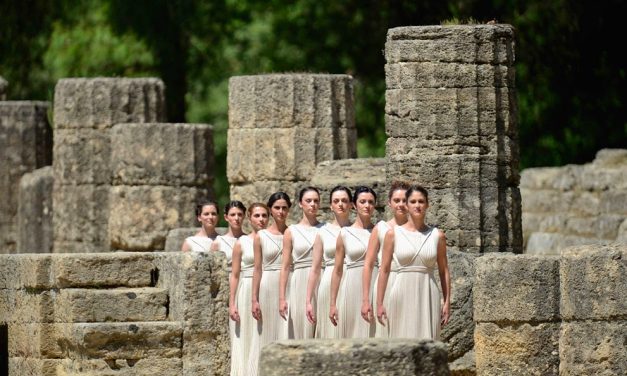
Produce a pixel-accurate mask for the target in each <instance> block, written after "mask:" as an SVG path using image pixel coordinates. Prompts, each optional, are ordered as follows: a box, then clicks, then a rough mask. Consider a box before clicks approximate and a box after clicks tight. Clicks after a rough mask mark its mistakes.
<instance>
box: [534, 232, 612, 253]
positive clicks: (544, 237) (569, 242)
mask: <svg viewBox="0 0 627 376" xmlns="http://www.w3.org/2000/svg"><path fill="white" fill-rule="evenodd" d="M607 243H609V241H607V240H602V239H599V238H586V237H582V236H575V235H564V234H560V233H548V232H534V233H532V234H531V235H530V236H529V239H528V240H527V246H526V248H525V253H528V254H533V255H559V254H560V250H561V249H563V248H565V247H572V246H579V245H592V244H607Z"/></svg>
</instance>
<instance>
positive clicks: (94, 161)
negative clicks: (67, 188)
mask: <svg viewBox="0 0 627 376" xmlns="http://www.w3.org/2000/svg"><path fill="white" fill-rule="evenodd" d="M54 140H55V142H54V162H53V163H52V167H53V169H54V177H55V180H56V182H57V184H60V185H72V184H110V183H111V150H112V149H111V136H110V131H109V129H56V130H55V132H54ZM117 152H118V151H117V150H116V153H117Z"/></svg>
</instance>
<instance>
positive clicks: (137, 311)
mask: <svg viewBox="0 0 627 376" xmlns="http://www.w3.org/2000/svg"><path fill="white" fill-rule="evenodd" d="M167 310H168V294H167V291H166V290H164V289H161V288H152V287H144V288H116V289H62V290H60V292H59V294H58V295H57V297H56V299H55V302H54V315H55V321H57V322H66V323H71V322H111V321H120V322H124V321H166V320H167V318H168V317H167V316H168V312H167Z"/></svg>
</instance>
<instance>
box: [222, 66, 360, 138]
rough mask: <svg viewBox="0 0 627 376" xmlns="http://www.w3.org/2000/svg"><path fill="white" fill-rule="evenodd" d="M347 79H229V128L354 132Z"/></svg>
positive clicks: (295, 76) (285, 76) (319, 76)
mask: <svg viewBox="0 0 627 376" xmlns="http://www.w3.org/2000/svg"><path fill="white" fill-rule="evenodd" d="M354 111H355V110H354V107H353V82H352V77H351V76H348V75H328V74H269V75H257V76H237V77H231V78H230V79H229V128H230V129H238V128H333V129H335V128H354V127H355V120H354Z"/></svg>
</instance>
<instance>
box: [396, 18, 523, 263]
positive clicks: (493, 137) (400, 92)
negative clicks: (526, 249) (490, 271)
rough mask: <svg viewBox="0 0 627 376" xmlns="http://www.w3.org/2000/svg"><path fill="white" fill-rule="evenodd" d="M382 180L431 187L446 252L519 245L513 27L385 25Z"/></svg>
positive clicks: (434, 216) (432, 212) (435, 221)
mask: <svg viewBox="0 0 627 376" xmlns="http://www.w3.org/2000/svg"><path fill="white" fill-rule="evenodd" d="M385 56H386V60H387V64H386V66H385V72H386V87H387V88H386V108H385V122H386V133H387V135H388V140H387V144H386V158H387V161H388V162H387V180H388V181H391V180H392V179H405V180H408V181H410V182H413V183H418V184H421V185H423V186H425V187H426V188H427V189H428V190H429V193H430V204H431V209H430V215H429V218H428V222H430V223H433V224H436V225H437V226H439V227H440V228H442V229H443V230H444V231H445V232H446V234H447V239H448V243H449V247H450V248H451V249H456V250H462V251H467V252H492V251H512V252H521V248H522V233H521V218H520V217H521V215H520V193H519V190H518V182H519V174H518V144H517V139H518V136H517V132H518V130H517V124H516V112H517V110H516V97H515V86H514V29H513V28H512V27H511V26H509V25H478V26H418V27H400V28H394V29H390V30H389V31H388V36H387V42H386V47H385Z"/></svg>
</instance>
